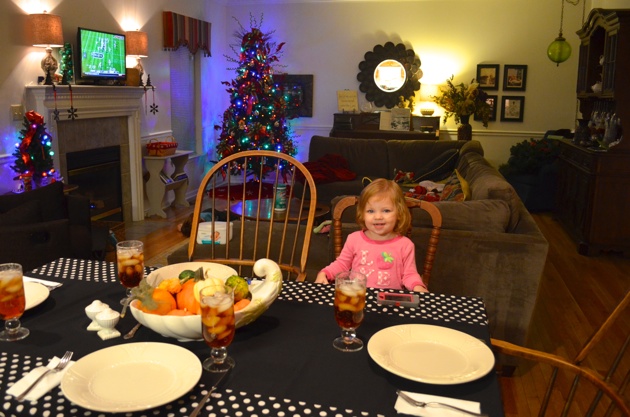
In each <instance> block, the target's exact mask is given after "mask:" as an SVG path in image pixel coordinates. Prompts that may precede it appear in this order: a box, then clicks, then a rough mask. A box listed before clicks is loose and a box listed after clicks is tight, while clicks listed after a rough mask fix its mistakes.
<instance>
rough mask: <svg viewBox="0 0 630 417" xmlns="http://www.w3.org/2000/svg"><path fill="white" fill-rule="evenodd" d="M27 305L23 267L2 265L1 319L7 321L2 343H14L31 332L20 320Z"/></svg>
mask: <svg viewBox="0 0 630 417" xmlns="http://www.w3.org/2000/svg"><path fill="white" fill-rule="evenodd" d="M25 305H26V299H25V297H24V282H23V280H22V265H20V264H11V263H10V264H0V318H2V319H3V320H5V322H4V330H3V331H1V332H0V341H3V342H14V341H16V340H22V339H24V338H25V337H26V336H28V334H29V333H30V332H29V331H28V329H26V328H24V327H21V325H20V320H19V319H20V317H22V314H24V306H25Z"/></svg>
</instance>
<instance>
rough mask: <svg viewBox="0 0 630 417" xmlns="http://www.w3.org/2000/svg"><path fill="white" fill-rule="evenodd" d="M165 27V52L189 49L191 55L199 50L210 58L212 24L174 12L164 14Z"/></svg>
mask: <svg viewBox="0 0 630 417" xmlns="http://www.w3.org/2000/svg"><path fill="white" fill-rule="evenodd" d="M162 21H163V26H164V50H166V51H176V50H177V49H178V48H179V47H180V46H182V45H184V46H187V47H188V50H189V51H190V53H191V54H196V53H197V51H198V50H199V49H201V50H202V51H203V55H204V56H210V55H211V53H210V28H211V24H210V23H209V22H205V21H203V20H199V19H193V18H192V17H188V16H183V15H181V14H177V13H173V12H162Z"/></svg>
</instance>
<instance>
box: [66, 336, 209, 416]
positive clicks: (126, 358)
mask: <svg viewBox="0 0 630 417" xmlns="http://www.w3.org/2000/svg"><path fill="white" fill-rule="evenodd" d="M201 371H202V368H201V362H200V361H199V358H197V356H196V355H195V354H194V353H192V352H191V351H189V350H188V349H184V348H182V347H179V346H176V345H172V344H169V343H153V342H139V343H126V344H124V345H117V346H112V347H108V348H105V349H101V350H98V351H96V352H93V353H91V354H89V355H87V356H84V357H83V358H81V359H79V360H78V361H77V362H76V363H75V364H74V365H73V366H72V367H71V368H70V369H68V371H67V372H66V374H65V375H64V376H63V378H62V380H61V391H62V392H63V394H64V395H65V396H66V398H68V400H70V401H72V402H73V403H75V404H77V405H79V406H81V407H83V408H87V409H88V410H92V411H100V412H108V413H131V412H134V411H140V410H148V409H150V408H154V407H159V406H161V405H164V404H166V403H169V402H171V401H173V400H176V399H178V398H179V397H181V396H182V395H184V394H186V393H187V392H188V391H190V390H191V389H192V388H193V387H194V386H195V385H196V384H197V382H199V378H200V377H201Z"/></svg>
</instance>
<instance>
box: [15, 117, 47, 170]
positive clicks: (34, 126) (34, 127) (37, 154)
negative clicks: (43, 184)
mask: <svg viewBox="0 0 630 417" xmlns="http://www.w3.org/2000/svg"><path fill="white" fill-rule="evenodd" d="M23 124H24V128H23V129H22V130H21V131H20V141H19V142H17V143H16V144H15V152H13V156H15V165H11V169H13V170H14V171H15V172H17V173H18V174H19V175H18V177H17V178H16V179H27V180H28V181H30V180H32V179H33V180H35V181H36V182H37V181H39V180H41V179H42V178H45V177H49V176H52V175H53V173H54V172H55V170H54V168H53V159H52V155H53V154H54V153H53V151H52V148H51V145H52V137H51V136H50V134H49V133H48V132H47V131H46V124H45V123H44V118H43V117H42V116H41V115H40V114H38V113H36V112H34V111H29V112H27V113H26V115H25V116H24V123H23Z"/></svg>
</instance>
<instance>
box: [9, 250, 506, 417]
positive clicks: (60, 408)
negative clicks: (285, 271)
mask: <svg viewBox="0 0 630 417" xmlns="http://www.w3.org/2000/svg"><path fill="white" fill-rule="evenodd" d="M154 269H155V268H152V267H147V268H146V272H147V273H149V272H151V271H153V270H154ZM24 275H25V276H29V277H33V278H39V279H45V280H48V281H54V282H59V283H62V284H63V285H62V286H60V287H58V288H56V289H54V290H52V291H50V293H49V295H48V297H47V298H46V299H45V300H44V301H43V302H41V304H39V305H37V306H35V307H33V308H31V309H29V310H27V311H26V312H25V313H24V315H23V316H22V318H21V323H22V325H23V326H24V327H26V328H28V329H29V330H30V335H29V336H28V337H27V338H25V339H23V340H20V341H17V342H2V343H1V344H0V347H1V349H0V351H1V353H0V389H1V391H2V404H0V415H6V416H39V415H50V416H77V417H78V416H109V415H112V416H113V415H129V416H146V417H155V416H172V417H180V416H188V415H190V413H191V412H192V411H193V409H194V408H195V407H196V406H197V404H198V403H199V401H200V400H201V398H202V397H203V396H204V395H205V394H206V393H207V392H208V390H209V389H210V387H211V386H212V385H213V384H214V383H215V382H216V381H217V376H216V374H212V373H210V372H206V371H203V372H202V373H201V377H200V378H199V380H198V381H196V382H195V383H194V386H193V388H192V389H191V390H190V391H188V392H187V393H185V394H184V395H182V396H180V397H179V398H173V399H169V401H168V402H167V403H165V404H163V405H159V406H156V407H153V408H150V409H146V410H140V411H134V412H130V413H122V414H120V413H119V414H113V413H108V412H101V411H93V410H90V409H88V408H83V407H81V406H79V405H76V404H74V403H72V402H71V401H70V400H68V398H66V396H64V393H63V391H62V389H61V386H57V387H55V388H53V389H52V390H51V391H49V392H48V393H46V394H45V395H44V396H42V397H41V398H40V399H38V400H37V401H34V402H28V401H26V402H18V401H17V400H16V399H15V398H14V397H13V396H11V395H9V394H7V393H6V391H7V389H8V388H10V387H11V386H12V385H13V384H14V383H15V382H16V381H18V380H19V379H20V378H21V377H22V376H24V375H25V374H26V373H28V372H29V371H31V370H32V369H34V368H36V367H39V366H45V365H46V364H47V363H48V361H49V360H50V358H52V357H53V356H57V357H61V356H62V355H63V354H64V352H65V351H67V350H71V351H73V352H74V356H73V358H72V359H73V361H80V360H81V358H83V357H85V356H87V355H90V354H92V353H93V352H97V351H99V350H101V349H104V348H108V347H113V346H118V345H122V344H131V343H146V342H152V343H166V344H172V345H177V346H180V347H182V348H184V349H186V350H189V351H190V352H192V353H193V354H194V355H196V356H197V357H198V358H199V360H200V361H203V360H205V359H206V358H208V357H209V356H210V348H209V347H208V346H207V345H206V344H205V342H204V341H203V340H200V341H178V340H176V339H174V338H169V337H164V336H162V335H160V334H158V333H156V332H155V331H153V330H151V329H149V328H146V327H141V328H140V329H139V330H138V332H137V333H136V335H135V336H134V337H133V338H132V339H129V340H125V339H123V338H122V337H116V338H112V339H107V340H102V339H101V338H100V337H99V336H98V335H97V334H96V332H94V331H88V330H87V327H88V325H89V324H90V319H89V318H88V317H87V316H86V312H85V308H86V307H87V306H88V305H90V304H91V303H92V302H94V301H95V300H99V301H101V302H103V303H107V304H109V306H110V307H111V308H113V309H116V310H117V311H120V310H121V305H120V299H121V297H122V296H123V295H124V293H125V289H124V287H123V286H122V285H121V284H120V282H119V281H118V279H117V275H116V264H115V263H113V262H107V261H94V260H83V259H71V258H60V259H57V260H55V261H53V262H51V263H48V264H46V265H43V266H41V267H38V268H36V269H34V270H32V271H25V272H24ZM396 291H397V292H404V291H402V290H396ZM419 295H420V303H419V305H418V307H413V308H412V307H399V306H391V305H388V306H384V305H379V304H378V303H377V291H376V290H374V289H371V288H368V292H367V299H366V307H365V318H364V321H363V323H362V324H361V326H360V327H359V328H358V329H357V335H358V337H359V338H360V339H362V340H363V341H364V343H365V347H364V348H363V349H362V350H360V351H358V352H353V353H346V352H341V351H339V350H336V349H335V348H333V346H332V341H333V339H334V338H335V337H338V336H339V334H340V328H339V327H338V325H337V323H336V321H335V318H334V312H333V301H334V285H326V284H315V283H312V282H296V281H284V282H283V283H282V290H281V292H280V294H279V296H278V298H277V299H276V300H275V301H274V302H273V304H271V306H270V307H269V308H268V309H267V310H266V311H265V312H264V313H263V314H262V315H261V316H260V317H258V318H257V319H256V320H255V321H254V322H252V323H250V324H248V325H245V326H243V327H240V328H238V329H237V330H236V335H235V338H234V340H233V341H232V343H231V344H230V346H229V347H228V354H229V355H230V356H231V357H232V358H233V359H234V360H235V362H236V365H235V367H234V368H233V370H232V371H231V372H230V374H229V375H228V376H227V377H226V378H225V379H224V380H223V381H221V384H220V385H219V387H218V389H217V390H216V391H215V392H214V393H213V394H212V396H211V397H210V399H209V400H208V401H207V403H205V405H204V408H203V409H202V412H201V413H200V414H199V415H200V416H396V415H400V414H398V413H397V411H396V410H395V408H394V404H395V403H396V400H397V394H396V390H404V391H410V392H416V393H423V394H429V395H438V396H443V397H450V398H456V399H461V400H469V401H475V402H479V403H480V405H481V411H482V412H483V413H486V414H487V415H488V416H490V417H501V416H503V407H502V400H501V391H500V386H499V381H498V377H497V375H496V373H495V372H494V371H490V372H488V373H486V374H484V375H481V376H479V377H477V378H476V379H474V380H471V381H468V382H464V383H454V384H449V383H443V384H441V383H439V384H431V383H423V382H418V381H415V380H412V379H408V378H404V377H401V376H399V375H397V374H394V373H392V372H390V371H388V370H387V369H384V368H383V367H382V366H380V365H378V364H377V363H376V362H375V361H374V360H373V358H372V357H371V356H370V354H369V352H368V344H369V341H370V338H371V337H372V336H373V335H374V334H376V333H377V332H379V331H381V330H383V329H386V328H388V327H391V326H395V325H401V324H412V323H417V324H426V325H433V326H439V327H445V328H449V329H454V330H457V331H459V332H463V333H465V334H467V335H470V336H472V337H474V338H476V339H478V340H481V341H482V342H483V343H485V344H486V345H487V346H490V332H489V326H488V317H487V314H486V310H485V307H484V303H483V300H482V299H481V298H479V297H462V296H455V295H447V294H436V293H421V294H419ZM135 324H136V321H135V319H134V317H133V316H132V314H130V313H127V314H126V315H125V316H124V317H122V318H121V319H120V321H119V322H118V324H117V326H116V329H117V330H119V331H120V332H121V333H122V334H124V333H126V332H127V331H129V330H130V329H131V328H132V327H134V325H135ZM106 365H107V364H103V366H106ZM86 389H88V388H86Z"/></svg>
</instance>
